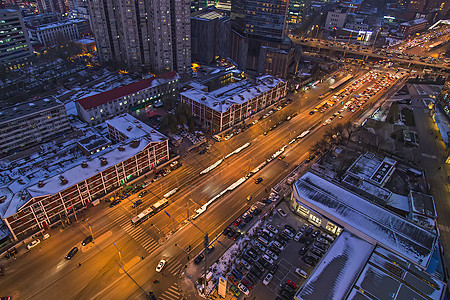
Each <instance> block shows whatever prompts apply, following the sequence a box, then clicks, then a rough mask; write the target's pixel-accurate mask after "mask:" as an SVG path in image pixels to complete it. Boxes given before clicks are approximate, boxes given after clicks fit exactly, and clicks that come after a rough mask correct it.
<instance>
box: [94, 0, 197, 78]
mask: <svg viewBox="0 0 450 300" xmlns="http://www.w3.org/2000/svg"><path fill="white" fill-rule="evenodd" d="M88 6H89V11H90V13H91V15H90V17H91V26H92V31H93V34H94V37H95V42H96V45H97V52H98V56H99V60H100V62H101V63H102V64H107V65H109V66H115V67H116V68H121V69H127V70H129V71H131V72H141V71H146V72H148V71H150V72H153V73H157V74H159V73H163V72H168V71H172V70H175V71H177V72H178V74H180V75H181V76H184V75H187V74H189V73H190V70H191V69H190V66H191V38H190V36H191V28H190V1H189V0H180V1H173V0H172V1H171V0H163V1H160V2H151V1H149V0H143V1H140V2H136V3H135V2H130V1H126V0H111V1H94V0H88Z"/></svg>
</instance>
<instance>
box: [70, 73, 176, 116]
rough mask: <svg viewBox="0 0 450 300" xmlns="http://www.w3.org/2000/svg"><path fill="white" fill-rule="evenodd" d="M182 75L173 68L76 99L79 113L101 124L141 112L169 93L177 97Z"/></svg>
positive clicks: (170, 95)
mask: <svg viewBox="0 0 450 300" xmlns="http://www.w3.org/2000/svg"><path fill="white" fill-rule="evenodd" d="M179 78H180V77H179V76H178V74H177V73H176V72H174V71H172V72H169V73H165V74H161V75H158V76H155V77H152V78H149V79H144V80H141V81H138V82H134V83H131V84H128V85H125V86H122V87H118V88H115V89H112V90H109V91H106V92H103V93H99V94H95V95H93V96H89V97H86V98H82V99H80V100H77V101H76V103H75V105H76V108H77V113H78V116H79V117H80V119H81V120H83V121H85V122H86V123H88V124H90V125H98V124H100V123H103V122H104V121H106V120H107V119H109V118H111V117H114V116H117V115H120V114H123V113H127V112H132V113H133V114H136V115H140V114H141V113H142V112H144V111H145V108H146V107H152V106H154V105H155V103H160V101H162V100H163V99H165V98H166V97H173V98H175V97H176V95H177V91H178V86H179V81H178V80H179Z"/></svg>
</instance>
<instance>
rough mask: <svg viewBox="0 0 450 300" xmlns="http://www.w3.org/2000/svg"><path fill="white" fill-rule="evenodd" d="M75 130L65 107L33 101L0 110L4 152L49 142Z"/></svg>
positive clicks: (1, 149)
mask: <svg viewBox="0 0 450 300" xmlns="http://www.w3.org/2000/svg"><path fill="white" fill-rule="evenodd" d="M70 130H71V127H70V124H69V120H68V117H67V112H66V108H65V106H64V104H62V103H60V102H59V101H57V100H56V99H54V98H49V99H40V100H33V101H30V102H26V103H21V104H18V105H15V106H11V107H8V108H5V109H3V110H2V111H0V153H7V152H8V151H11V150H14V149H18V148H25V147H28V146H31V145H34V144H36V143H40V142H44V141H47V140H49V139H51V138H53V137H55V136H58V135H60V134H63V133H65V132H68V131H70Z"/></svg>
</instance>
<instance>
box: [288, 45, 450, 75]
mask: <svg viewBox="0 0 450 300" xmlns="http://www.w3.org/2000/svg"><path fill="white" fill-rule="evenodd" d="M291 40H292V42H293V43H294V44H296V45H300V46H302V47H303V49H306V50H315V51H317V52H322V53H326V54H330V53H331V52H334V53H336V52H342V53H343V54H351V55H353V56H360V57H361V58H362V59H364V60H367V59H368V58H373V59H389V60H391V61H396V62H399V63H403V64H407V65H408V66H411V65H415V66H418V67H424V68H425V67H428V68H437V69H440V70H445V71H450V66H446V65H444V64H434V63H427V62H423V61H420V60H418V59H405V58H398V57H396V56H394V55H384V54H380V53H376V52H373V51H372V50H356V49H351V48H348V47H346V48H345V47H344V46H342V45H339V44H333V42H331V41H326V43H328V44H329V43H332V44H331V45H330V44H329V45H327V44H323V43H320V42H317V41H310V40H308V41H305V40H302V39H300V38H295V37H291Z"/></svg>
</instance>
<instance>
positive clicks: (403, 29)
mask: <svg viewBox="0 0 450 300" xmlns="http://www.w3.org/2000/svg"><path fill="white" fill-rule="evenodd" d="M427 24H428V21H427V20H426V19H415V20H412V21H409V22H404V23H401V24H400V27H399V28H398V32H399V33H401V34H403V36H408V35H410V34H412V33H416V32H418V31H421V30H423V29H425V28H426V27H427Z"/></svg>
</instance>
